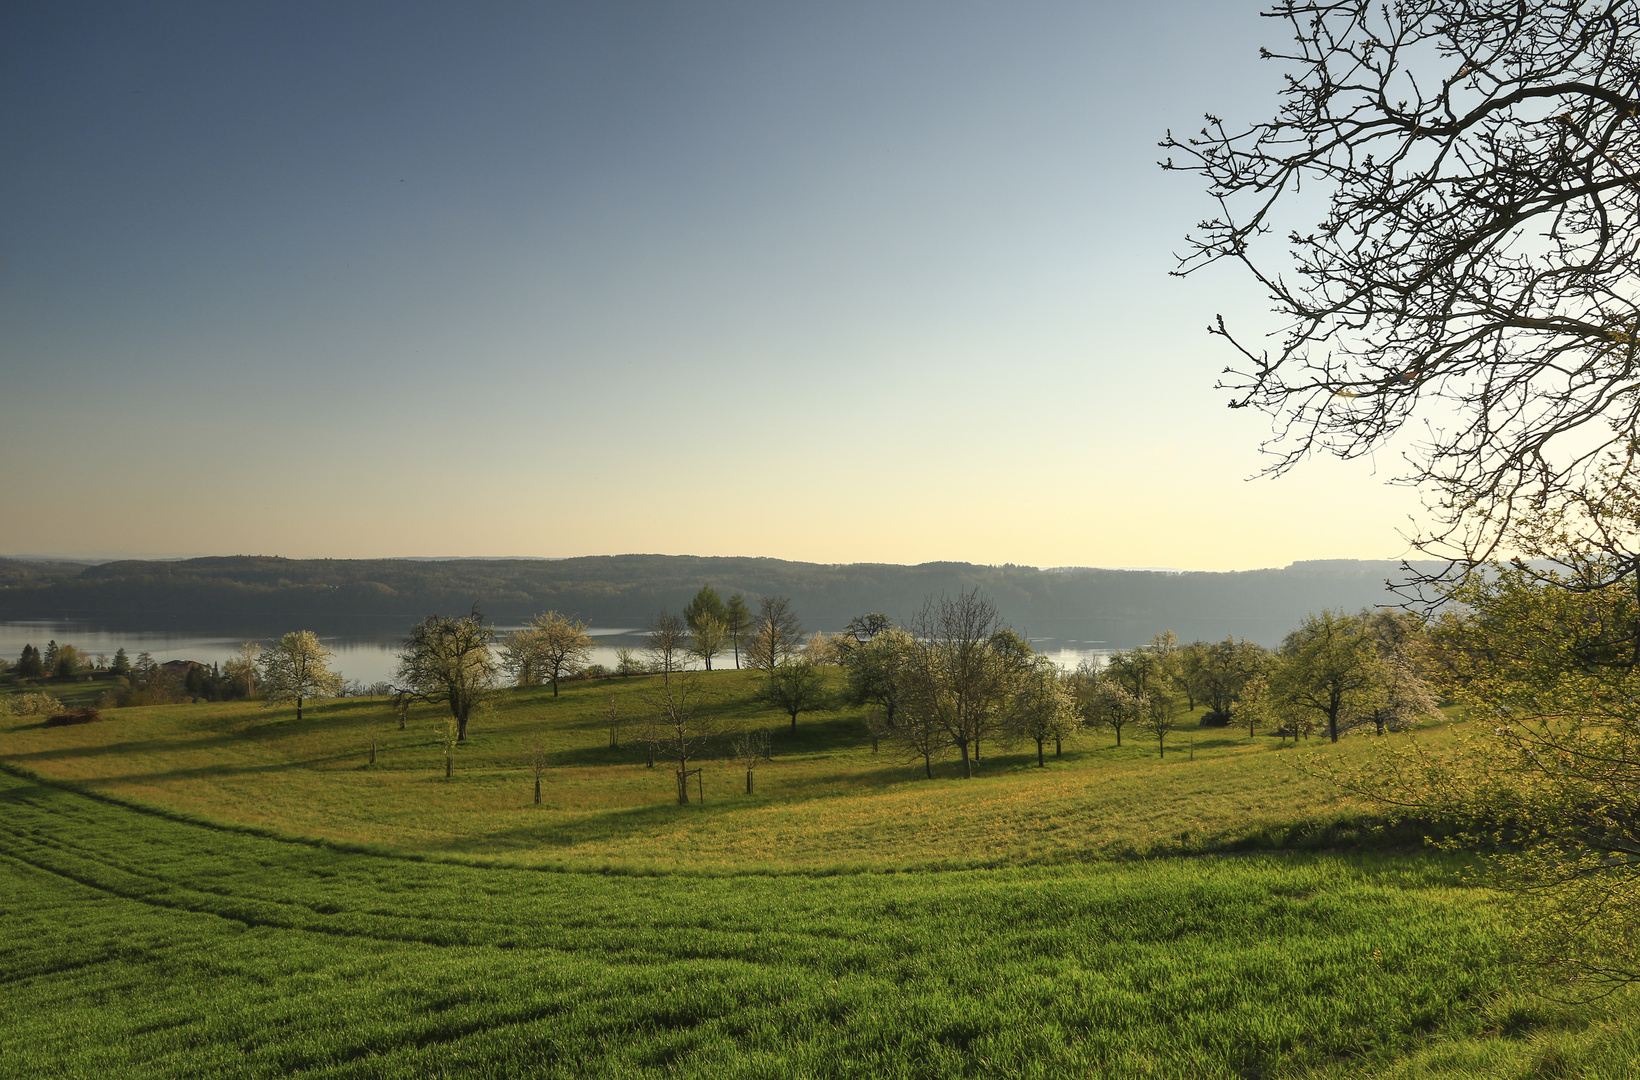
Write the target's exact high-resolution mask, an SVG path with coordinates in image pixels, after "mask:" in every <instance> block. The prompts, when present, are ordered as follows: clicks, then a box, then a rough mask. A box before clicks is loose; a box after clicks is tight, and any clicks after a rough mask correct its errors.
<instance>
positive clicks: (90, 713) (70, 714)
mask: <svg viewBox="0 0 1640 1080" xmlns="http://www.w3.org/2000/svg"><path fill="white" fill-rule="evenodd" d="M101 719H102V713H100V712H98V711H97V710H96V709H93V708H92V707H91V706H89V705H77V706H75V707H74V708H72V709H64V710H63V711H62V712H60V713H54V714H52V715H51V716H48V717H46V727H63V726H65V725H67V724H94V723H96V722H97V721H98V720H101Z"/></svg>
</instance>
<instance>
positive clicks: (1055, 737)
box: [1008, 656, 1079, 768]
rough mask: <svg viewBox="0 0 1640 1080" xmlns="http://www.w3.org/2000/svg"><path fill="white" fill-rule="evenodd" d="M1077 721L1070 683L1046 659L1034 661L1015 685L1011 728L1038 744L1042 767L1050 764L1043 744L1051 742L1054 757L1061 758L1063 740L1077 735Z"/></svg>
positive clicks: (1037, 756) (1009, 710)
mask: <svg viewBox="0 0 1640 1080" xmlns="http://www.w3.org/2000/svg"><path fill="white" fill-rule="evenodd" d="M1078 721H1079V717H1078V716H1077V709H1076V695H1075V693H1074V692H1073V691H1072V690H1071V687H1070V680H1069V679H1067V678H1066V677H1065V676H1064V675H1062V674H1061V673H1060V671H1059V667H1058V665H1056V664H1055V663H1054V662H1053V661H1052V660H1049V659H1048V658H1047V657H1046V656H1038V657H1034V658H1033V659H1032V660H1031V662H1030V664H1029V666H1028V667H1027V668H1026V670H1025V671H1023V672H1022V673H1020V676H1019V678H1018V679H1017V680H1016V681H1015V685H1014V691H1013V700H1012V702H1010V704H1009V708H1008V724H1009V727H1011V728H1012V729H1013V732H1014V733H1015V734H1016V735H1018V736H1020V737H1021V738H1025V739H1030V740H1031V741H1032V742H1034V743H1036V763H1037V765H1038V766H1039V767H1042V768H1046V767H1047V764H1048V763H1047V760H1046V758H1045V756H1044V752H1043V746H1044V744H1046V743H1047V742H1048V741H1049V740H1052V742H1053V744H1054V757H1058V756H1059V755H1060V753H1061V751H1062V747H1063V743H1064V740H1066V739H1068V738H1070V737H1071V735H1072V734H1074V733H1075V731H1076V728H1077V725H1078Z"/></svg>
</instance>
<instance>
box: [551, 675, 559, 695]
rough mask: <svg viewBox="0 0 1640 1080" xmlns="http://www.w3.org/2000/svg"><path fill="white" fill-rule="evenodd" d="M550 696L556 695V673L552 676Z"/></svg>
mask: <svg viewBox="0 0 1640 1080" xmlns="http://www.w3.org/2000/svg"><path fill="white" fill-rule="evenodd" d="M552 696H553V697H557V696H558V676H556V675H554V676H553V677H552Z"/></svg>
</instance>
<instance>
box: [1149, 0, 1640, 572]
mask: <svg viewBox="0 0 1640 1080" xmlns="http://www.w3.org/2000/svg"><path fill="white" fill-rule="evenodd" d="M1265 14H1266V15H1267V16H1268V17H1270V18H1272V19H1274V20H1277V21H1279V22H1280V23H1281V24H1283V28H1284V30H1285V31H1286V33H1285V34H1283V35H1282V40H1283V41H1284V44H1283V45H1282V46H1281V47H1280V48H1277V49H1274V50H1266V51H1265V53H1264V55H1265V56H1266V57H1267V58H1268V59H1270V60H1273V61H1275V62H1277V63H1280V64H1282V65H1283V67H1284V69H1285V71H1286V88H1285V89H1284V90H1283V91H1282V92H1281V103H1280V107H1279V109H1278V111H1277V113H1276V115H1275V117H1274V118H1273V119H1270V120H1268V121H1265V122H1262V123H1253V124H1248V125H1245V126H1243V125H1238V124H1235V123H1233V122H1231V121H1228V120H1225V119H1222V118H1220V117H1218V116H1214V115H1209V116H1208V117H1207V122H1206V125H1205V126H1204V127H1203V128H1202V129H1201V130H1200V131H1199V133H1198V134H1196V135H1194V136H1190V137H1185V138H1176V137H1174V135H1173V134H1172V133H1171V132H1169V134H1168V136H1167V138H1166V139H1165V140H1163V142H1162V146H1163V147H1164V148H1166V150H1167V151H1168V153H1169V155H1170V156H1169V157H1168V159H1167V161H1166V162H1165V163H1164V167H1166V168H1170V169H1182V170H1186V171H1189V172H1193V173H1195V174H1196V175H1198V176H1199V177H1201V178H1202V179H1203V180H1204V181H1205V182H1206V186H1207V190H1208V193H1209V195H1210V197H1211V198H1212V199H1213V200H1214V201H1215V203H1216V204H1217V209H1216V212H1215V213H1214V214H1213V215H1212V216H1210V217H1209V218H1208V219H1207V220H1205V221H1203V222H1202V223H1201V225H1200V228H1199V231H1198V232H1197V233H1196V234H1195V235H1194V236H1192V237H1191V238H1190V240H1189V246H1188V250H1187V253H1186V255H1185V256H1184V258H1183V260H1182V263H1181V266H1180V272H1181V273H1189V272H1192V271H1194V270H1196V269H1198V268H1200V267H1203V266H1207V265H1210V264H1214V263H1219V262H1232V263H1235V264H1238V265H1239V266H1240V267H1241V268H1242V269H1243V271H1245V272H1246V273H1248V274H1250V275H1251V277H1252V278H1253V279H1254V280H1255V281H1256V282H1258V284H1259V285H1260V286H1262V287H1263V289H1264V290H1265V291H1266V292H1267V293H1268V295H1269V296H1270V298H1271V301H1272V303H1273V305H1274V309H1275V313H1276V315H1277V316H1278V318H1279V320H1280V324H1281V325H1282V326H1284V327H1285V332H1284V336H1283V337H1282V339H1281V342H1280V345H1279V347H1278V348H1277V349H1275V350H1274V351H1273V352H1271V351H1266V350H1263V349H1259V348H1256V347H1253V346H1251V345H1249V344H1248V343H1247V342H1248V340H1249V338H1250V336H1251V333H1250V332H1247V331H1243V330H1238V329H1232V328H1231V327H1230V326H1229V325H1228V324H1227V323H1226V321H1225V320H1224V318H1223V317H1222V316H1221V317H1220V318H1219V319H1218V321H1217V322H1216V323H1215V325H1214V326H1213V327H1211V328H1210V329H1211V330H1212V331H1213V332H1214V333H1216V334H1220V335H1223V336H1224V337H1225V338H1227V339H1228V340H1229V341H1231V342H1232V343H1233V344H1234V345H1235V347H1236V349H1237V350H1238V354H1239V361H1238V362H1237V363H1236V364H1235V365H1234V366H1233V367H1232V368H1229V369H1227V370H1226V376H1225V378H1224V380H1223V382H1222V383H1221V385H1223V386H1225V387H1227V388H1229V389H1230V390H1231V392H1232V394H1233V397H1232V400H1231V405H1232V406H1233V407H1237V408H1242V407H1250V408H1256V409H1261V410H1264V411H1266V412H1268V413H1269V414H1270V415H1271V416H1272V417H1273V419H1274V423H1275V436H1274V438H1273V440H1272V441H1271V443H1270V444H1268V448H1269V449H1270V450H1271V451H1272V452H1273V453H1274V454H1275V458H1274V462H1273V464H1272V465H1271V471H1273V472H1281V471H1284V470H1286V469H1288V468H1290V467H1291V466H1292V465H1293V464H1294V463H1296V462H1297V461H1299V460H1301V459H1302V458H1304V457H1306V456H1307V455H1309V454H1311V453H1314V452H1318V451H1320V452H1330V453H1334V454H1338V455H1341V456H1344V457H1355V456H1359V455H1363V454H1366V453H1369V452H1371V451H1372V450H1374V449H1376V448H1378V447H1380V446H1382V445H1383V444H1384V443H1385V442H1386V441H1387V440H1388V439H1390V438H1391V437H1392V436H1394V435H1395V434H1396V433H1397V432H1398V431H1400V430H1401V428H1402V427H1403V426H1404V425H1406V424H1407V422H1408V421H1410V420H1412V419H1414V418H1423V419H1428V420H1430V421H1431V422H1430V423H1429V424H1427V425H1425V424H1420V425H1419V428H1418V430H1419V436H1418V441H1417V442H1416V443H1415V444H1413V445H1411V446H1409V447H1408V449H1407V451H1406V453H1407V457H1408V460H1409V462H1410V469H1409V471H1408V473H1407V477H1406V478H1407V479H1409V480H1411V481H1415V482H1417V483H1419V484H1421V485H1424V486H1425V487H1426V490H1427V491H1428V493H1429V498H1428V501H1429V502H1430V504H1431V508H1432V513H1433V521H1434V524H1433V527H1432V529H1431V530H1430V531H1429V532H1428V533H1427V534H1426V535H1425V536H1423V537H1422V538H1421V541H1420V542H1421V544H1422V545H1423V546H1424V547H1425V549H1426V550H1430V551H1432V552H1436V553H1440V554H1444V555H1450V556H1453V557H1455V558H1457V559H1460V560H1463V561H1465V562H1470V561H1476V560H1480V559H1483V558H1485V557H1488V556H1490V555H1492V554H1494V553H1495V552H1497V551H1499V550H1500V545H1502V544H1517V545H1526V546H1528V547H1529V546H1532V545H1534V544H1536V545H1537V546H1538V547H1543V546H1544V542H1543V538H1542V537H1540V536H1538V535H1537V534H1541V533H1543V532H1544V531H1545V530H1547V531H1548V533H1549V534H1551V538H1558V539H1562V540H1564V539H1566V538H1567V537H1568V536H1570V537H1572V538H1574V539H1576V540H1578V541H1580V542H1582V543H1584V544H1586V545H1589V546H1592V547H1594V548H1597V549H1600V550H1603V551H1606V552H1607V553H1608V554H1610V553H1621V554H1622V555H1623V556H1624V558H1623V559H1621V560H1619V561H1620V562H1622V563H1623V564H1624V566H1627V565H1632V563H1633V561H1634V560H1633V558H1632V555H1633V547H1634V545H1633V529H1632V527H1631V528H1629V529H1628V530H1627V535H1625V536H1618V535H1616V534H1615V533H1614V532H1613V530H1612V529H1611V528H1609V527H1608V525H1607V524H1603V523H1608V522H1609V521H1610V519H1611V518H1612V515H1613V512H1614V511H1616V512H1617V514H1618V516H1619V517H1622V516H1623V513H1624V511H1622V510H1621V509H1619V508H1617V507H1613V506H1612V505H1611V501H1612V499H1613V497H1614V496H1613V492H1614V491H1615V492H1619V493H1622V494H1623V497H1624V498H1626V499H1627V501H1628V502H1629V504H1630V509H1631V510H1632V505H1633V499H1632V494H1633V486H1632V484H1631V483H1630V480H1631V477H1632V474H1633V470H1634V467H1635V465H1636V464H1637V463H1640V462H1637V459H1636V452H1637V442H1636V439H1635V434H1636V424H1637V421H1640V282H1637V279H1636V276H1635V273H1634V268H1635V266H1636V265H1637V264H1640V219H1637V202H1640V121H1637V113H1640V59H1637V57H1640V4H1637V3H1636V0H1604V2H1595V3H1552V4H1535V5H1529V4H1524V3H1519V2H1517V0H1419V2H1415V3H1398V4H1381V3H1379V2H1378V0H1312V2H1297V0H1285V2H1281V3H1276V4H1274V5H1273V6H1272V7H1271V8H1270V9H1269V10H1267V11H1266V13H1265ZM1318 208H1319V220H1317V216H1316V215H1317V209H1318ZM1634 520H1635V519H1634V515H1633V514H1632V512H1630V513H1628V515H1627V517H1626V519H1625V523H1626V524H1628V525H1630V526H1632V524H1633V522H1634ZM1553 554H1562V555H1563V554H1565V550H1564V545H1562V550H1561V551H1560V552H1558V553H1553ZM1607 569H1608V570H1611V571H1613V572H1621V569H1622V568H1621V567H1608V568H1607Z"/></svg>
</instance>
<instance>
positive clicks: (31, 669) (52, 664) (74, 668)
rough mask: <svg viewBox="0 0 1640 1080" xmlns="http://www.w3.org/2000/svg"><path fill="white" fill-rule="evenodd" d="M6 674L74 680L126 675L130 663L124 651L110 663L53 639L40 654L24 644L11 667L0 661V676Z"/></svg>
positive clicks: (99, 655)
mask: <svg viewBox="0 0 1640 1080" xmlns="http://www.w3.org/2000/svg"><path fill="white" fill-rule="evenodd" d="M143 655H145V656H146V655H147V654H146V653H144V654H143ZM8 671H10V672H12V673H14V674H15V675H16V676H17V677H18V678H20V679H46V678H60V679H76V678H79V677H80V676H82V675H86V674H90V673H92V672H109V673H111V674H114V675H129V674H130V673H131V660H130V658H129V657H128V656H127V655H126V652H125V650H124V649H120V650H119V651H118V652H116V653H115V654H114V658H113V660H112V661H111V660H109V658H108V656H107V655H106V654H98V655H97V656H94V657H93V656H91V655H89V654H87V653H86V652H85V651H84V650H82V649H80V648H78V647H76V646H74V645H68V644H63V645H59V644H57V641H56V639H52V640H51V641H48V642H47V643H46V647H45V651H44V652H41V651H40V650H39V649H37V648H35V647H34V646H33V645H32V644H30V645H24V646H23V652H22V654H21V655H20V656H18V658H17V662H16V663H15V664H8V663H6V661H5V660H0V675H4V674H6V673H7V672H8Z"/></svg>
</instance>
